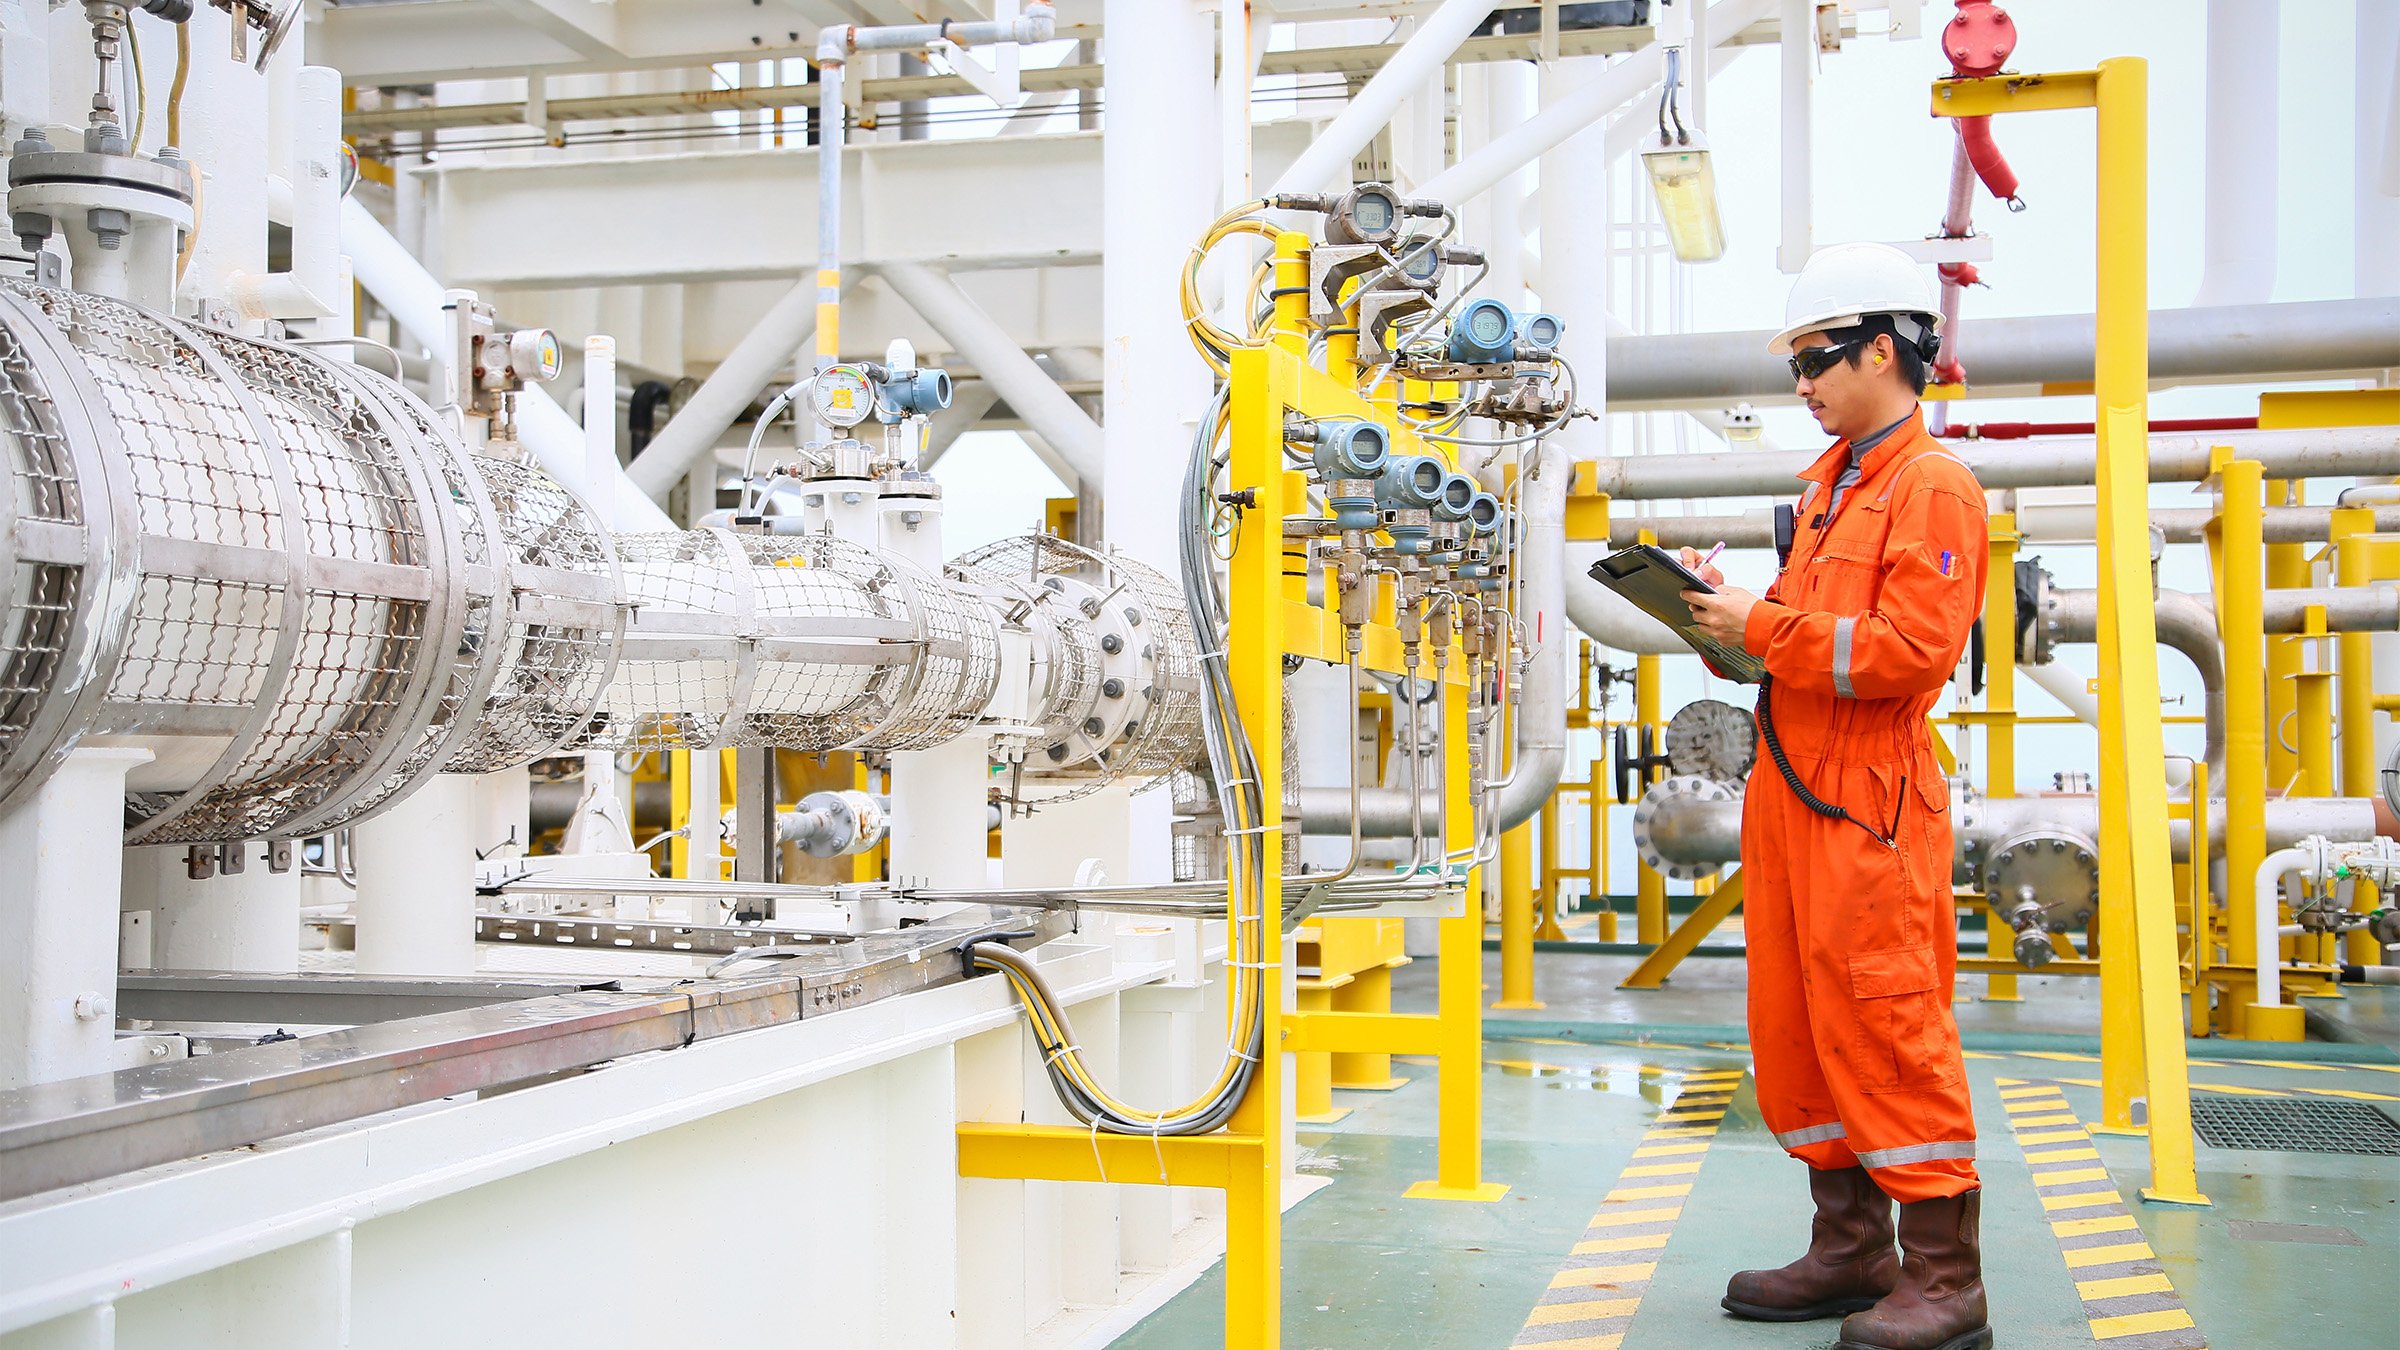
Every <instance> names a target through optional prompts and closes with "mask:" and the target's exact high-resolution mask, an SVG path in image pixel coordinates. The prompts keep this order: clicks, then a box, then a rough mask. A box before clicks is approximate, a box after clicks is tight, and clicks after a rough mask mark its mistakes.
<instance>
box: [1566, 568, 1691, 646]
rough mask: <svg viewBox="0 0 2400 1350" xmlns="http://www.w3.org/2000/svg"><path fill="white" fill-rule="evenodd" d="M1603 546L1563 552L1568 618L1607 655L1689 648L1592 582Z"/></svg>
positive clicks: (1661, 624) (1632, 607)
mask: <svg viewBox="0 0 2400 1350" xmlns="http://www.w3.org/2000/svg"><path fill="white" fill-rule="evenodd" d="M1608 551H1609V550H1608V546H1607V545H1605V544H1586V543H1573V544H1569V545H1567V549H1566V605H1567V617H1568V618H1569V619H1570V620H1572V621H1573V622H1574V624H1575V626H1576V628H1578V629H1580V630H1582V632H1583V635H1584V636H1585V637H1588V638H1590V639H1591V640H1592V641H1594V642H1597V643H1599V644H1600V645H1601V646H1603V647H1606V648H1608V649H1609V650H1610V651H1618V652H1632V653H1634V654H1635V655H1637V656H1668V655H1673V654H1675V653H1678V652H1689V651H1690V650H1691V647H1690V646H1688V645H1686V644H1685V642H1684V641H1683V639H1681V638H1679V637H1677V636H1675V631H1674V630H1673V629H1671V628H1669V627H1667V626H1666V625H1665V624H1663V623H1660V622H1659V621H1658V620H1656V619H1653V618H1651V617H1650V616H1649V615H1648V614H1646V613H1644V612H1643V611H1642V610H1641V608H1640V607H1639V606H1637V605H1635V604H1634V603H1633V602H1632V601H1631V600H1628V599H1626V598H1625V597H1624V596H1621V595H1619V594H1617V593H1616V592H1615V591H1612V590H1610V589H1609V588H1608V587H1606V586H1603V585H1601V584H1600V583H1599V582H1597V581H1594V580H1592V564H1593V563H1594V562H1597V561H1598V560H1599V558H1600V555H1602V554H1604V553H1606V552H1608Z"/></svg>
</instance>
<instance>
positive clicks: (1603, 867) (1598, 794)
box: [1585, 759, 1617, 942]
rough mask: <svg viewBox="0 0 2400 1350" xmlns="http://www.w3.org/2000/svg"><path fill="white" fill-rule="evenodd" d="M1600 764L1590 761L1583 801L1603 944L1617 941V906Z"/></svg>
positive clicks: (1606, 808) (1593, 884) (1593, 888)
mask: <svg viewBox="0 0 2400 1350" xmlns="http://www.w3.org/2000/svg"><path fill="white" fill-rule="evenodd" d="M1600 764H1601V761H1599V760H1596V759H1595V760H1593V761H1592V764H1591V768H1590V770H1589V771H1588V773H1589V781H1590V783H1591V785H1592V787H1591V791H1590V792H1589V793H1587V794H1586V795H1585V802H1586V805H1587V807H1588V809H1589V810H1590V811H1591V813H1592V814H1591V831H1592V834H1591V840H1592V844H1591V855H1592V903H1594V904H1596V905H1598V906H1600V931H1599V933H1598V935H1597V936H1598V938H1599V940H1600V941H1602V942H1614V941H1616V940H1617V905H1616V900H1615V899H1614V897H1612V896H1610V895H1609V893H1608V790H1607V787H1606V786H1605V783H1606V780H1604V779H1603V778H1601V776H1600Z"/></svg>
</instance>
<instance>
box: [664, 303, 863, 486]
mask: <svg viewBox="0 0 2400 1350" xmlns="http://www.w3.org/2000/svg"><path fill="white" fill-rule="evenodd" d="M816 331H817V283H816V280H815V279H814V278H811V279H809V280H807V281H803V282H801V283H800V284H799V285H796V286H794V287H792V288H791V289H790V290H789V291H786V292H784V294H783V298H782V299H780V300H777V301H776V302H775V304H774V307H773V308H771V309H769V310H768V311H767V312H766V316H765V317H763V318H761V319H760V320H759V321H758V323H757V324H756V325H754V326H753V327H752V328H751V329H750V331H749V332H747V333H744V334H743V335H742V340H741V341H739V342H737V343H735V344H734V345H733V350H732V351H729V352H727V353H725V359H724V360H722V361H719V362H718V363H717V368H716V369H715V370H713V371H711V372H709V376H708V378H707V379H705V380H703V381H701V382H700V387H699V388H698V389H696V390H694V391H693V392H692V396H691V398H690V399H689V400H687V401H686V402H685V403H684V405H683V406H682V407H680V408H678V409H676V410H675V415H674V416H673V417H670V418H668V419H667V424H666V426H665V427H663V428H661V429H660V431H659V433H658V435H657V436H656V437H654V438H653V439H652V440H651V442H650V444H649V446H648V448H646V449H644V450H643V451H642V452H641V453H640V454H638V455H635V456H634V457H633V463H632V464H630V465H628V466H627V467H626V470H625V473H626V476H627V477H628V478H631V479H632V480H633V485H634V486H635V487H637V488H640V489H641V490H642V491H643V492H645V493H648V494H650V495H652V496H663V495H664V494H665V493H666V492H667V490H668V489H670V488H672V487H674V486H675V485H676V484H677V483H680V482H682V481H683V478H684V475H686V474H688V473H690V472H691V471H692V466H693V465H694V464H697V463H699V462H700V461H701V460H702V459H704V458H706V457H708V456H709V455H712V454H714V453H715V452H716V448H717V438H718V437H719V436H722V435H724V434H725V430H726V428H728V427H731V426H732V425H733V424H734V423H735V422H737V421H739V420H740V419H741V416H742V414H743V412H745V411H747V410H748V408H749V407H750V405H751V404H752V403H753V402H755V401H756V400H757V398H758V394H759V391H760V390H762V389H765V388H767V387H768V385H770V384H773V383H780V382H781V381H782V380H783V379H784V376H785V374H786V372H788V371H789V370H790V368H791V364H792V357H793V355H794V354H795V353H796V352H798V351H799V350H800V348H801V346H802V344H804V343H806V342H807V341H808V339H809V336H810V335H811V334H813V333H815V332H816Z"/></svg>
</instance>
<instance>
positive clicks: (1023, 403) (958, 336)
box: [879, 262, 1104, 487]
mask: <svg viewBox="0 0 2400 1350" xmlns="http://www.w3.org/2000/svg"><path fill="white" fill-rule="evenodd" d="M879 270H880V271H881V272H882V274H883V279H884V281H885V282H886V283H887V284H888V285H890V286H891V288H892V292H893V293H894V294H896V295H898V296H899V297H900V298H901V299H902V300H905V301H907V302H908V305H909V307H910V308H911V309H914V310H916V311H917V313H918V314H919V315H920V316H921V317H923V318H924V320H925V322H927V323H929V324H932V325H933V326H934V328H935V329H936V330H938V331H939V332H940V333H941V335H942V336H943V337H944V338H947V339H948V340H949V342H950V345H951V346H952V347H953V348H955V349H956V350H957V351H958V354H959V355H961V356H964V357H965V358H967V359H968V360H969V361H972V362H974V364H975V369H976V371H977V373H979V374H981V375H982V376H983V379H984V382H985V383H987V384H989V385H990V386H991V387H992V388H993V389H995V390H997V391H999V394H1000V397H1002V398H1005V399H1007V400H1008V406H1009V407H1010V408H1011V409H1013V410H1015V412H1016V414H1017V416H1019V417H1021V418H1023V419H1024V421H1025V425H1026V426H1028V427H1030V428H1032V429H1033V433H1034V434H1035V435H1037V436H1039V437H1041V438H1042V439H1043V440H1045V441H1047V442H1049V443H1050V448H1051V449H1053V450H1055V451H1057V452H1058V454H1059V457H1060V458H1062V459H1064V460H1066V461H1067V463H1068V464H1069V465H1071V466H1073V468H1074V470H1075V474H1076V476H1077V477H1078V478H1080V479H1082V480H1083V483H1084V484H1085V485H1086V486H1094V487H1096V486H1098V485H1099V483H1100V467H1101V459H1102V455H1103V453H1104V449H1103V446H1102V442H1101V437H1100V427H1099V425H1098V424H1097V423H1095V422H1093V421H1092V419H1091V417H1090V415H1089V414H1087V413H1085V412H1084V410H1083V409H1082V408H1080V407H1078V406H1076V403H1075V399H1074V397H1073V396H1072V395H1070V394H1068V393H1067V391H1066V390H1064V389H1061V388H1059V387H1058V381H1056V380H1053V379H1051V378H1050V375H1049V372H1047V371H1045V370H1043V369H1042V368H1041V366H1040V365H1039V364H1038V363H1036V362H1035V361H1034V359H1033V358H1032V357H1030V356H1028V355H1026V354H1025V349H1024V348H1022V347H1020V346H1018V345H1017V344H1016V341H1015V340H1014V339H1012V338H1010V337H1009V335H1008V334H1007V332H1006V331H1004V330H1003V329H1002V328H1001V327H1000V325H999V324H997V323H995V322H993V320H992V316H991V315H989V314H986V313H984V312H983V310H982V309H981V308H980V307H979V306H977V305H976V303H975V302H974V301H973V300H971V299H969V298H968V297H967V294H966V292H964V291H962V290H960V289H959V288H958V283H957V282H955V281H953V280H951V279H950V278H949V277H947V276H944V275H942V274H941V273H939V272H936V271H935V270H933V269H932V268H930V267H927V266H925V265H924V264H923V263H913V262H889V263H883V264H880V265H879Z"/></svg>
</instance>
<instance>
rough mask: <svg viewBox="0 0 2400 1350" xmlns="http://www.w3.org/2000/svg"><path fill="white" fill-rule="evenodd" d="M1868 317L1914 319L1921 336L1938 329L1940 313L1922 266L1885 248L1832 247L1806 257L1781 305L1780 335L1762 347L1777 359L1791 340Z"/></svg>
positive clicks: (1866, 245)
mask: <svg viewBox="0 0 2400 1350" xmlns="http://www.w3.org/2000/svg"><path fill="white" fill-rule="evenodd" d="M1870 314H1904V315H1909V316H1911V317H1914V318H1916V319H1917V320H1918V321H1919V322H1921V323H1922V324H1923V325H1924V328H1925V331H1926V332H1927V333H1931V332H1933V331H1934V330H1935V329H1936V328H1939V327H1940V326H1941V322H1942V313H1941V310H1940V308H1939V307H1938V306H1937V304H1936V303H1935V300H1934V295H1933V283H1932V282H1931V281H1930V280H1928V279H1927V278H1926V275H1925V268H1924V267H1923V266H1922V265H1920V264H1919V263H1918V262H1917V260H1916V259H1914V258H1911V257H1909V256H1908V255H1907V254H1905V253H1902V252H1901V251H1900V250H1898V249H1896V248H1893V247H1892V246H1891V245H1890V244H1834V245H1832V246H1830V247H1827V248H1821V249H1818V250H1817V251H1816V252H1815V253H1814V254H1812V255H1810V257H1809V260H1808V263H1807V265H1805V266H1803V267H1802V268H1801V269H1800V275H1799V276H1798V277H1796V278H1794V279H1793V281H1792V296H1791V299H1789V300H1787V301H1785V302H1784V307H1783V331H1782V332H1780V333H1777V334H1776V335H1775V338H1774V340H1773V341H1771V342H1769V343H1768V344H1767V350H1768V351H1770V352H1773V353H1774V354H1775V355H1777V356H1782V355H1784V354H1785V353H1787V352H1789V351H1791V349H1792V342H1793V340H1794V339H1797V338H1803V337H1806V336H1808V335H1809V334H1811V333H1821V332H1824V331H1825V330H1826V329H1828V328H1847V327H1849V326H1850V325H1852V324H1854V323H1857V322H1858V321H1859V320H1861V319H1863V318H1865V317H1867V316H1868V315H1870Z"/></svg>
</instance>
